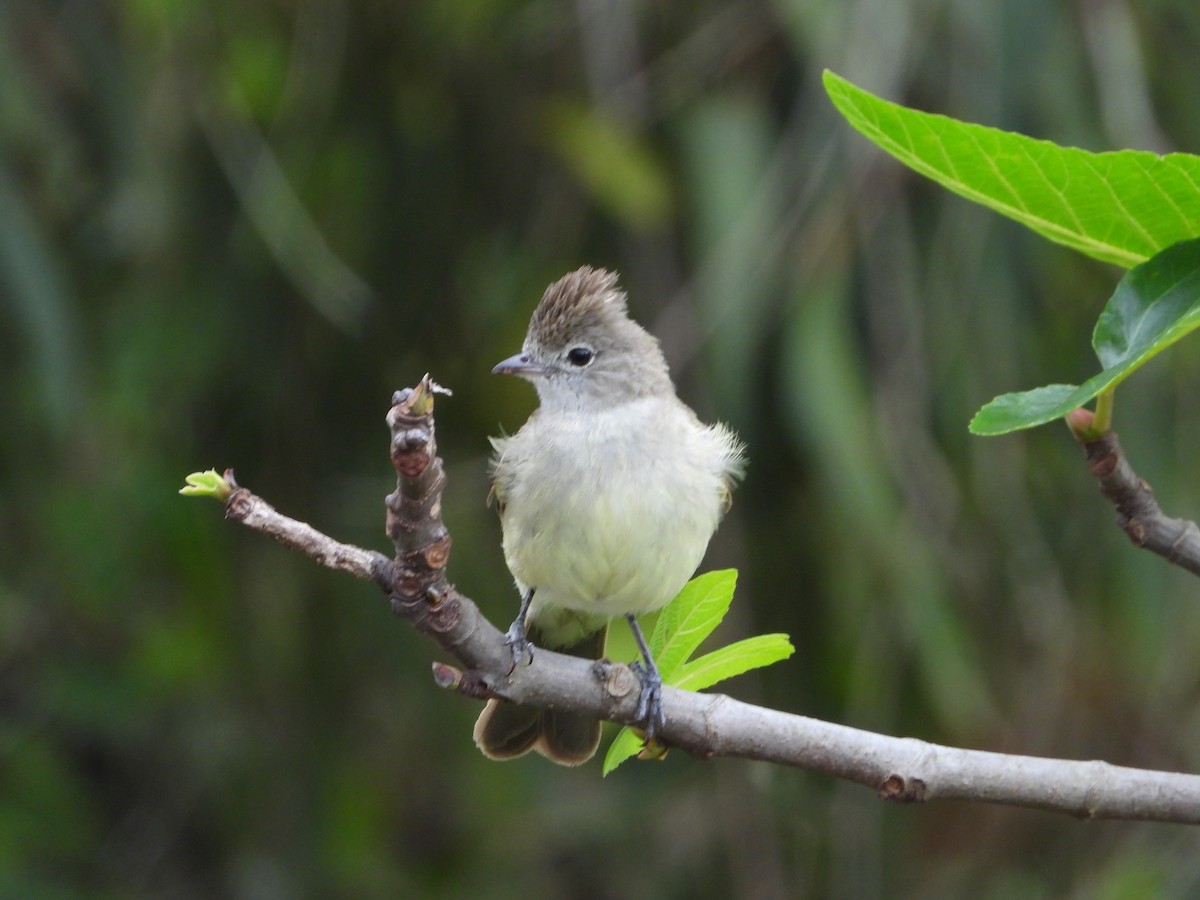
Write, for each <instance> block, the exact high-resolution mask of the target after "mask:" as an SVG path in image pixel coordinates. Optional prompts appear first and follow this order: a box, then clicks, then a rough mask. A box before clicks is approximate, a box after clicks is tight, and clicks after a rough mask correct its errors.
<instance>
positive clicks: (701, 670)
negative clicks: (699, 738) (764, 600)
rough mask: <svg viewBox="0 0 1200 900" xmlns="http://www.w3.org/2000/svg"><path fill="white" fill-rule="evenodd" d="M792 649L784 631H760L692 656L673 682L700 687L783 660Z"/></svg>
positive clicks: (700, 688) (695, 687)
mask: <svg viewBox="0 0 1200 900" xmlns="http://www.w3.org/2000/svg"><path fill="white" fill-rule="evenodd" d="M795 651H796V648H795V647H793V646H792V642H791V641H790V640H789V639H788V636H787V635H786V634H760V635H757V636H755V637H751V638H746V639H744V640H741V641H737V642H736V643H733V644H729V645H728V646H725V647H721V648H720V649H719V650H714V651H713V652H712V653H705V654H704V655H703V656H701V657H699V658H698V659H693V660H692V661H691V662H689V663H687V664H686V665H685V666H684V667H683V668H682V669H680V670H679V672H678V674H677V677H676V679H675V681H674V682H673V684H674V685H675V687H677V688H682V689H684V690H688V691H702V690H704V689H705V688H708V687H712V686H713V685H714V684H717V683H718V682H721V681H724V680H725V679H726V678H733V677H734V676H735V675H741V674H742V673H743V672H749V671H750V670H751V669H761V668H762V667H763V666H769V665H772V664H774V663H777V662H780V661H781V660H785V659H787V658H788V657H789V656H791V655H792V654H793V653H794V652H795Z"/></svg>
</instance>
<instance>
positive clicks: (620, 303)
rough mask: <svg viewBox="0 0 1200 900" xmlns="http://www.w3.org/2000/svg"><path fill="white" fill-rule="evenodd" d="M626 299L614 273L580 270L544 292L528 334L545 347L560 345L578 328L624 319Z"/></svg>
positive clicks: (598, 270) (531, 320) (589, 269)
mask: <svg viewBox="0 0 1200 900" xmlns="http://www.w3.org/2000/svg"><path fill="white" fill-rule="evenodd" d="M625 299H626V298H625V292H624V291H623V290H621V289H620V288H619V287H617V273H616V272H609V271H607V270H605V269H593V268H592V267H591V266H583V267H582V268H580V269H576V270H575V271H574V272H571V273H570V274H568V275H564V276H563V277H562V278H560V279H558V281H556V282H554V284H552V285H550V287H548V288H546V292H545V293H544V294H542V299H541V302H539V303H538V305H537V309H535V310H534V311H533V318H532V319H530V321H529V333H530V334H531V335H533V336H535V337H536V338H537V339H538V340H539V341H540V342H541V343H542V344H545V345H551V346H553V345H555V344H560V343H563V342H565V341H566V340H567V338H568V335H569V334H571V333H574V332H576V331H578V329H579V328H580V327H586V326H587V325H588V324H590V323H593V322H597V323H598V322H603V321H612V320H613V319H623V318H625V315H626V313H625Z"/></svg>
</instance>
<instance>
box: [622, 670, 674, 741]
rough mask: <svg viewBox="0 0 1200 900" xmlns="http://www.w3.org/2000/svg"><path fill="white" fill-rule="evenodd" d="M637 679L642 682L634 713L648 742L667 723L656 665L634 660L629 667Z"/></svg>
mask: <svg viewBox="0 0 1200 900" xmlns="http://www.w3.org/2000/svg"><path fill="white" fill-rule="evenodd" d="M629 668H630V669H632V670H633V674H634V675H636V676H637V679H638V681H640V682H641V683H642V693H641V696H639V697H638V707H637V712H636V713H635V715H636V716H637V720H638V722H639V723H641V725H642V729H643V730H644V731H645V732H646V743H647V744H650V743H651V742H652V741H653V740H654V738H655V737H657V736H658V732H659V731H661V730H662V729H663V727H664V726H665V725H666V724H667V715H666V713H665V712H663V705H662V687H663V682H662V676H661V675H659V674H658V668H657V667H654V666H652V667H646V666H644V665H642V663H641V662H640V661H639V662H635V663H633V664H632V665H630V667H629Z"/></svg>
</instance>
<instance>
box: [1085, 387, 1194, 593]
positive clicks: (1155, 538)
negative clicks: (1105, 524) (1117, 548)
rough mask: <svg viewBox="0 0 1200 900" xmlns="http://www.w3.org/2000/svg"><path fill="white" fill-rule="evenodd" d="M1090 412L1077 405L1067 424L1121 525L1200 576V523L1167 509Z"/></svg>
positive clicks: (1132, 537)
mask: <svg viewBox="0 0 1200 900" xmlns="http://www.w3.org/2000/svg"><path fill="white" fill-rule="evenodd" d="M1081 413H1082V414H1086V415H1080V414H1081ZM1090 416H1091V414H1090V412H1089V411H1088V410H1086V409H1077V410H1075V411H1074V412H1073V413H1071V415H1069V416H1068V417H1067V425H1068V426H1069V427H1070V428H1071V431H1072V433H1074V434H1075V436H1076V438H1077V439H1078V440H1079V442H1080V443H1081V444H1082V445H1083V452H1084V456H1085V457H1086V458H1087V463H1088V468H1089V469H1090V470H1091V472H1092V474H1093V475H1095V476H1096V480H1097V481H1098V482H1099V483H1100V493H1102V494H1103V495H1104V496H1105V497H1107V498H1108V500H1109V502H1110V503H1112V505H1113V506H1114V507H1115V508H1116V510H1117V524H1118V525H1119V526H1120V527H1121V529H1122V530H1123V531H1124V532H1125V534H1126V535H1128V536H1129V540H1131V541H1133V543H1134V545H1136V546H1138V547H1141V548H1143V549H1145V550H1149V551H1150V552H1152V553H1157V554H1158V555H1159V556H1161V557H1162V558H1163V559H1165V560H1166V561H1167V562H1169V563H1173V564H1174V565H1177V566H1179V567H1180V568H1182V569H1186V570H1187V571H1189V572H1191V573H1192V574H1193V575H1200V527H1197V525H1196V523H1195V522H1190V521H1188V520H1187V519H1173V518H1171V517H1170V516H1168V515H1167V514H1166V513H1164V512H1163V511H1162V509H1161V508H1160V507H1159V505H1158V501H1156V500H1155V499H1154V491H1153V489H1152V488H1151V487H1150V485H1149V484H1148V483H1146V481H1144V480H1143V479H1142V478H1140V477H1139V476H1138V474H1137V472H1135V471H1133V466H1131V465H1130V464H1129V460H1128V459H1127V458H1126V456H1125V451H1124V450H1122V449H1121V442H1120V441H1119V440H1118V439H1117V433H1116V432H1115V431H1112V430H1109V429H1105V430H1104V431H1102V432H1100V433H1098V434H1097V433H1095V432H1093V431H1091V430H1089V426H1090V425H1091V422H1092V419H1091V418H1090Z"/></svg>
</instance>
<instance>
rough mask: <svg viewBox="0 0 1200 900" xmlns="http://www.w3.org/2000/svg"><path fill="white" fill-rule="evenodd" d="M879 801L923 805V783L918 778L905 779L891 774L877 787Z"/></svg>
mask: <svg viewBox="0 0 1200 900" xmlns="http://www.w3.org/2000/svg"><path fill="white" fill-rule="evenodd" d="M879 799H880V800H890V801H893V802H895V803H924V802H925V782H924V781H922V780H921V779H920V778H909V779H905V777H904V776H903V775H898V774H896V773H892V774H891V775H889V776H888V777H887V778H885V779H884V780H883V784H881V785H880V786H879Z"/></svg>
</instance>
